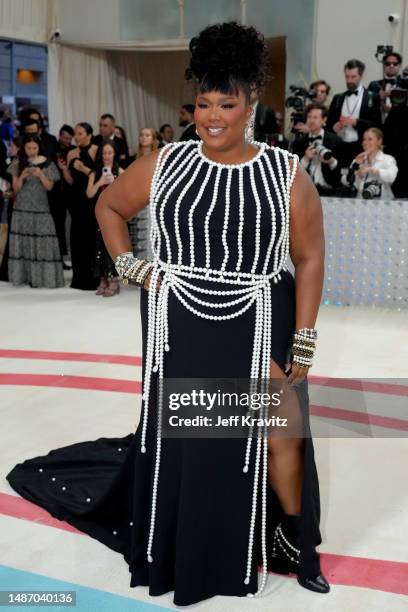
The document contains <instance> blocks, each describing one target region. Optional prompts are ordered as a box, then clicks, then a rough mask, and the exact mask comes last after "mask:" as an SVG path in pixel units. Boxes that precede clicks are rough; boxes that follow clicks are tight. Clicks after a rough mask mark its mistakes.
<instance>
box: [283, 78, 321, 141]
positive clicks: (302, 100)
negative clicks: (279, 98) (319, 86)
mask: <svg viewBox="0 0 408 612" xmlns="http://www.w3.org/2000/svg"><path fill="white" fill-rule="evenodd" d="M289 91H290V95H289V96H288V97H287V98H286V100H285V106H286V108H293V109H294V112H293V113H292V114H291V116H290V119H291V122H292V126H294V125H296V123H304V122H305V120H306V116H305V115H306V100H307V99H309V100H312V99H313V98H314V97H316V92H315V90H314V89H309V90H308V89H305V88H304V87H298V86H297V85H290V86H289ZM291 132H292V134H297V130H295V129H293V127H292V130H291Z"/></svg>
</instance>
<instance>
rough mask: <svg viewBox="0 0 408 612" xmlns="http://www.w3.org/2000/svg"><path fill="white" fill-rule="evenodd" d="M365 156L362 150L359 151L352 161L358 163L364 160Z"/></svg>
mask: <svg viewBox="0 0 408 612" xmlns="http://www.w3.org/2000/svg"><path fill="white" fill-rule="evenodd" d="M365 158H366V154H365V153H364V152H363V153H359V154H358V155H357V157H356V158H355V160H354V161H355V162H357V163H358V164H362V163H363V162H365Z"/></svg>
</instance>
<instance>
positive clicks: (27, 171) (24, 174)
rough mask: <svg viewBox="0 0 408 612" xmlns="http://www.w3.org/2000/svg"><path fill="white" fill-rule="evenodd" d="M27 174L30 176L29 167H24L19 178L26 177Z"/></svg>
mask: <svg viewBox="0 0 408 612" xmlns="http://www.w3.org/2000/svg"><path fill="white" fill-rule="evenodd" d="M29 176H31V170H30V169H29V168H24V170H23V171H22V173H21V174H20V178H21V179H26V178H28V177H29Z"/></svg>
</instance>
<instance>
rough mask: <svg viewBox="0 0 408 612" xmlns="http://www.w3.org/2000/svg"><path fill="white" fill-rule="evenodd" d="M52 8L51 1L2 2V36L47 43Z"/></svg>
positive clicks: (6, 0) (13, 0)
mask: <svg viewBox="0 0 408 612" xmlns="http://www.w3.org/2000/svg"><path fill="white" fill-rule="evenodd" d="M50 8H51V7H50V3H49V0H0V36H1V37H3V38H14V39H18V40H26V41H30V42H38V43H45V42H47V40H48V27H49V20H50Z"/></svg>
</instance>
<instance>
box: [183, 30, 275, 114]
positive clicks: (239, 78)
mask: <svg viewBox="0 0 408 612" xmlns="http://www.w3.org/2000/svg"><path fill="white" fill-rule="evenodd" d="M189 49H190V53H191V58H190V65H189V67H188V68H187V69H186V71H185V78H186V80H187V81H189V82H192V83H193V84H194V85H195V86H196V87H197V90H198V91H199V92H200V93H206V92H210V91H219V92H221V93H223V94H226V95H231V94H235V95H238V90H239V89H240V88H241V89H242V90H243V91H244V93H245V97H246V99H247V101H248V102H249V100H250V99H251V94H252V92H256V93H257V95H259V94H260V93H261V91H262V88H263V86H264V85H265V81H266V61H267V60H266V58H267V51H266V45H265V40H264V36H263V34H261V33H260V32H258V31H257V30H256V29H255V28H254V27H252V26H244V25H241V24H239V23H237V22H236V21H230V22H227V23H217V24H215V25H212V26H208V27H207V28H205V29H204V30H202V31H201V32H200V33H199V34H198V36H195V37H194V38H192V39H191V41H190V45H189Z"/></svg>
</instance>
